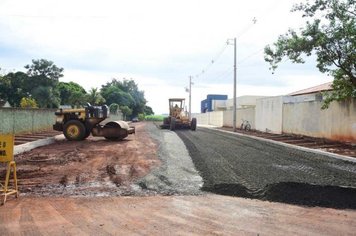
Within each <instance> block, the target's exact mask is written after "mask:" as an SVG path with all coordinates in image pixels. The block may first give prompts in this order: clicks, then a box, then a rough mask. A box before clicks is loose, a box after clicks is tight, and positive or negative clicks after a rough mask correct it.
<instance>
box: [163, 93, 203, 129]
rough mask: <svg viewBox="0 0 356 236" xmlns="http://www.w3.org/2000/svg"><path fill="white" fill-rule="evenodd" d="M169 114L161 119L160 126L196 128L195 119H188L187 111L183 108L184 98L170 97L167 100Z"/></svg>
mask: <svg viewBox="0 0 356 236" xmlns="http://www.w3.org/2000/svg"><path fill="white" fill-rule="evenodd" d="M168 101H169V116H168V117H166V118H164V119H163V125H161V127H162V128H169V129H170V130H175V129H191V130H193V131H195V130H196V129H197V119H196V118H192V119H191V120H190V118H189V116H188V113H187V112H186V111H185V110H184V102H185V99H184V98H170V99H169V100H168Z"/></svg>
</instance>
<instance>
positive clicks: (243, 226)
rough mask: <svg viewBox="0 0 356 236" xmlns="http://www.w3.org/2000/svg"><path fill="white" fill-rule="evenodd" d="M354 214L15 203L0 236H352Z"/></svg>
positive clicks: (145, 203) (150, 203) (108, 200)
mask: <svg viewBox="0 0 356 236" xmlns="http://www.w3.org/2000/svg"><path fill="white" fill-rule="evenodd" d="M355 232H356V211H350V210H347V211H346V210H338V209H330V208H307V207H299V206H293V205H287V204H281V203H270V202H266V201H258V200H251V199H244V198H236V197H229V196H221V195H213V194H209V195H203V196H149V197H95V198H94V197H91V198H88V197H87V198H82V197H79V198H78V197H77V198H53V197H52V198H48V197H44V198H29V197H27V198H20V199H19V200H17V201H9V202H8V203H7V204H6V205H5V206H3V207H1V208H0V234H1V235H36V236H37V235H50V236H53V235H163V236H166V235H254V236H256V235H283V236H284V235H322V236H325V235H354V234H355Z"/></svg>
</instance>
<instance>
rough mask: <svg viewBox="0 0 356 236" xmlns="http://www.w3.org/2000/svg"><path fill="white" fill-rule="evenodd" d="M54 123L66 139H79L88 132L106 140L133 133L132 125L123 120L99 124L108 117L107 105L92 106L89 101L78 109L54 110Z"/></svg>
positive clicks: (84, 137)
mask: <svg viewBox="0 0 356 236" xmlns="http://www.w3.org/2000/svg"><path fill="white" fill-rule="evenodd" d="M55 115H56V123H55V124H54V125H53V129H54V130H57V131H63V134H64V136H65V137H66V139H68V140H70V141H80V140H84V139H86V138H87V137H88V136H89V135H90V134H92V135H93V136H100V137H105V138H106V139H108V140H113V141H115V140H122V139H124V138H126V137H127V136H128V135H129V134H133V133H135V128H134V127H129V125H128V123H126V122H125V121H110V122H107V123H106V124H103V125H102V124H100V122H102V121H103V120H105V119H106V118H108V117H109V108H108V106H106V105H104V106H92V105H90V104H89V103H88V104H87V106H86V107H84V108H79V109H59V110H58V111H56V112H55Z"/></svg>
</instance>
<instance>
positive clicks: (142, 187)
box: [0, 123, 356, 235]
mask: <svg viewBox="0 0 356 236" xmlns="http://www.w3.org/2000/svg"><path fill="white" fill-rule="evenodd" d="M177 134H178V135H179V136H180V137H181V138H182V139H183V141H184V142H183V141H182V140H181V139H180V138H179V137H178V136H177ZM185 144H186V145H185ZM192 144H194V145H192ZM186 146H187V147H188V149H187V148H186ZM222 150H223V151H222ZM226 150H227V151H226ZM15 160H16V161H17V164H18V174H19V184H20V191H21V193H20V198H19V199H17V200H15V199H14V198H13V197H11V196H10V197H9V198H8V202H7V203H6V204H5V205H4V206H0V234H1V235H241V234H243V235H258V234H261V235H286V234H293V235H295V234H297V235H352V234H354V233H355V232H356V211H355V208H354V199H356V198H355V195H354V192H353V190H352V188H351V187H353V186H354V184H355V181H354V180H355V166H354V165H350V164H348V163H346V162H339V161H337V160H334V159H325V157H321V156H317V155H314V154H313V155H312V154H307V153H301V152H297V151H293V150H284V149H283V148H281V147H278V146H273V145H271V144H268V145H266V144H262V143H258V142H253V143H251V140H249V139H245V138H242V139H240V138H236V137H234V136H233V135H228V134H224V135H223V136H222V135H221V133H217V132H216V131H210V130H206V129H198V131H197V132H192V131H189V130H188V131H187V130H185V131H177V132H171V131H169V130H160V129H159V128H158V127H157V126H155V125H154V124H153V123H137V124H136V135H132V136H129V137H128V138H127V139H126V141H124V142H109V141H106V140H104V139H102V138H92V137H91V138H89V139H88V140H86V141H83V142H68V141H65V140H61V141H57V142H56V143H55V144H53V145H48V146H45V147H41V148H37V149H34V150H32V151H30V152H27V153H23V154H21V155H18V156H16V157H15ZM314 162H315V164H313V163H314ZM324 169H325V170H324ZM3 172H4V171H3V170H1V172H0V173H3ZM1 178H3V176H2V177H1ZM298 181H299V182H298ZM322 183H326V184H327V185H330V186H329V187H327V186H326V187H325V186H323V185H321V184H322ZM266 186H267V187H266ZM268 186H269V187H268ZM300 186H303V187H300ZM341 186H344V187H341ZM201 188H202V189H203V190H205V191H201ZM325 189H326V190H328V191H329V192H323V191H324V190H325ZM342 190H345V192H343V191H342ZM281 191H282V192H281ZM293 191H294V192H293ZM317 191H320V192H317ZM330 191H331V192H330ZM210 192H213V193H218V195H216V194H212V193H210ZM330 193H331V195H330V196H331V199H332V200H333V201H336V202H337V204H336V205H332V204H330V201H329V200H328V199H329V196H328V194H330ZM335 193H338V194H339V195H338V196H340V199H337V198H335ZM221 194H222V195H221ZM298 194H299V195H298ZM308 194H309V195H308ZM333 194H334V195H333ZM223 195H232V196H242V197H247V198H240V197H230V196H223ZM310 195H312V196H317V197H316V198H315V197H314V198H313V197H311V196H310ZM271 196H272V197H271ZM347 196H348V197H350V198H348V197H347ZM283 197H284V198H283ZM251 198H258V199H263V200H269V201H260V200H257V199H251ZM351 198H352V199H351ZM284 199H287V200H286V201H284ZM295 199H297V201H294V200H295ZM303 199H304V200H303ZM305 199H306V200H305ZM350 199H351V200H350ZM270 201H279V202H287V203H292V204H297V205H302V206H295V205H292V204H285V203H273V202H270ZM325 201H326V204H325ZM342 201H344V202H345V203H342ZM303 205H309V206H328V207H332V208H345V209H332V208H322V207H305V206H303Z"/></svg>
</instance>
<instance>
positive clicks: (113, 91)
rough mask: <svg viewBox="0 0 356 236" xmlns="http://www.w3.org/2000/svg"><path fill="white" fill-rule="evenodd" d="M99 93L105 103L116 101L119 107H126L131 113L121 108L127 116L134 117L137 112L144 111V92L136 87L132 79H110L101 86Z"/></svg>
mask: <svg viewBox="0 0 356 236" xmlns="http://www.w3.org/2000/svg"><path fill="white" fill-rule="evenodd" d="M100 93H101V95H102V96H103V97H104V98H105V100H106V103H107V104H112V103H117V104H119V105H120V109H121V107H125V106H126V107H128V108H129V109H130V110H131V114H129V113H130V112H127V113H125V112H124V111H123V110H122V109H121V111H122V112H123V113H124V114H125V115H127V116H132V117H135V116H138V114H139V113H144V109H145V106H146V102H147V101H146V99H145V96H144V92H143V91H140V90H139V89H138V85H137V84H136V83H135V81H134V80H132V79H130V80H126V79H123V80H122V81H119V80H117V79H112V81H111V82H108V83H106V84H105V85H103V86H102V87H101V91H100ZM124 109H126V108H124Z"/></svg>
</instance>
